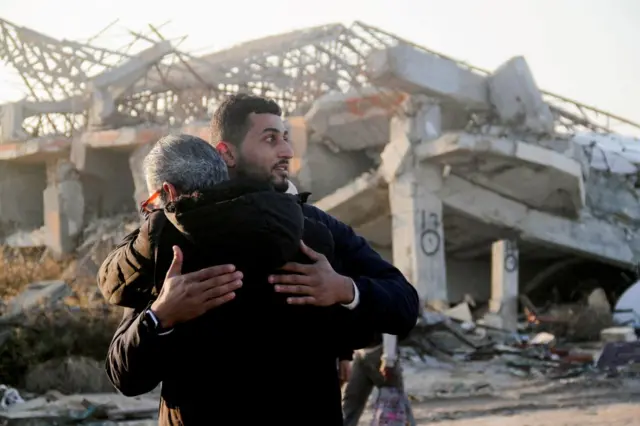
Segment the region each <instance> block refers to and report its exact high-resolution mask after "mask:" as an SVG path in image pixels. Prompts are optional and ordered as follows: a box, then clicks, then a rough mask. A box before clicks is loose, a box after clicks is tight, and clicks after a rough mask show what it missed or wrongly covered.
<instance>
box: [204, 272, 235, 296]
mask: <svg viewBox="0 0 640 426" xmlns="http://www.w3.org/2000/svg"><path fill="white" fill-rule="evenodd" d="M241 280H242V272H240V271H236V272H232V273H230V274H224V275H219V276H217V277H214V278H209V279H208V280H204V281H200V282H197V283H193V291H194V292H195V293H194V294H198V293H207V292H208V291H210V290H212V289H215V288H217V287H220V286H224V285H227V284H231V283H233V282H235V281H239V282H242V281H241Z"/></svg>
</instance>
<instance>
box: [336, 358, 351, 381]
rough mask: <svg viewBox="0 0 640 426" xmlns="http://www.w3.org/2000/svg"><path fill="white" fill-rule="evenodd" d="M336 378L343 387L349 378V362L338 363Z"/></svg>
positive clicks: (341, 361)
mask: <svg viewBox="0 0 640 426" xmlns="http://www.w3.org/2000/svg"><path fill="white" fill-rule="evenodd" d="M338 377H339V378H340V385H343V384H345V383H347V382H348V381H349V379H350V378H351V361H349V360H340V362H339V363H338Z"/></svg>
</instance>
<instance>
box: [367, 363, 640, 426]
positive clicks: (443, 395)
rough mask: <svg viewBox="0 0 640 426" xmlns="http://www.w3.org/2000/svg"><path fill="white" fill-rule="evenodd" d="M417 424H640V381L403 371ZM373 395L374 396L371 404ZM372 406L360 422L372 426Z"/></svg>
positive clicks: (470, 368) (488, 367) (489, 368)
mask: <svg viewBox="0 0 640 426" xmlns="http://www.w3.org/2000/svg"><path fill="white" fill-rule="evenodd" d="M404 376H405V387H406V389H407V393H408V395H409V397H410V398H411V400H412V409H413V413H414V417H415V418H416V422H417V424H418V425H427V424H429V425H430V424H438V425H439V426H462V425H464V426H481V425H491V426H574V425H575V426H583V425H602V426H618V425H640V379H637V378H636V379H634V378H607V377H603V376H596V375H591V374H585V375H584V376H580V377H576V378H572V379H564V380H548V379H544V378H538V379H531V378H529V379H520V378H514V377H513V376H511V377H508V376H507V375H506V374H505V372H504V371H503V370H502V369H500V368H499V365H496V364H493V365H492V364H485V363H476V364H475V365H466V366H458V367H456V368H453V369H448V370H445V369H442V368H433V367H431V368H418V369H416V368H408V369H405V374H404ZM374 399H375V395H372V398H371V400H370V402H371V403H372V402H373V401H374ZM370 421H371V412H370V410H368V411H367V412H366V413H365V414H364V415H363V417H362V419H361V421H360V423H359V424H360V425H361V426H365V425H366V426H368V425H369V424H370Z"/></svg>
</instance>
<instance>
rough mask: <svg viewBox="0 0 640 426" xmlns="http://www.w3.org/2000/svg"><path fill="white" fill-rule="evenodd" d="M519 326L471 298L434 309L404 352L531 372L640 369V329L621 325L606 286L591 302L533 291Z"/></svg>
mask: <svg viewBox="0 0 640 426" xmlns="http://www.w3.org/2000/svg"><path fill="white" fill-rule="evenodd" d="M520 299H521V302H522V303H521V305H522V306H523V310H522V313H521V315H520V322H519V324H518V329H517V331H509V330H506V329H502V328H500V327H497V326H495V325H494V324H496V323H499V321H496V318H494V316H495V314H492V313H486V314H484V315H482V317H478V316H476V317H474V315H473V313H472V309H471V307H470V306H469V304H468V303H467V302H463V303H461V304H459V305H457V306H454V307H452V308H450V309H448V310H445V311H442V312H436V311H426V312H425V313H424V315H423V318H422V319H421V322H420V323H419V324H418V326H417V327H416V328H415V330H414V331H413V332H412V333H411V335H410V336H409V337H408V338H407V339H406V340H405V341H403V346H404V347H405V352H404V358H406V359H413V360H415V359H416V358H417V359H421V360H422V361H429V360H430V359H434V358H435V359H436V360H438V361H439V362H441V363H442V362H444V363H448V364H451V365H461V363H468V362H476V361H484V362H487V361H491V362H492V363H495V362H499V363H500V364H501V365H502V367H504V368H503V370H504V371H507V372H508V373H509V374H511V375H513V376H516V377H521V378H529V379H545V380H555V379H566V378H571V377H576V376H580V375H585V374H586V375H596V376H598V375H600V376H619V375H624V376H634V377H635V376H636V375H640V342H639V341H638V335H640V328H634V327H629V326H616V327H614V326H613V325H614V321H613V319H612V315H613V312H612V309H611V307H610V305H609V303H608V302H607V299H606V296H605V295H604V291H603V290H602V289H600V288H598V289H595V290H594V291H593V292H592V293H591V294H590V295H589V297H588V298H587V300H586V302H585V303H584V304H571V305H560V306H551V307H549V308H548V309H546V310H539V309H537V308H536V307H535V306H533V304H532V303H531V301H530V300H528V298H527V297H526V296H521V297H520Z"/></svg>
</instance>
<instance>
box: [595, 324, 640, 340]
mask: <svg viewBox="0 0 640 426" xmlns="http://www.w3.org/2000/svg"><path fill="white" fill-rule="evenodd" d="M600 340H602V341H603V342H604V343H615V342H635V341H636V340H638V337H637V336H636V332H635V330H634V329H633V328H631V327H611V328H605V329H604V330H602V331H601V332H600Z"/></svg>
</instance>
